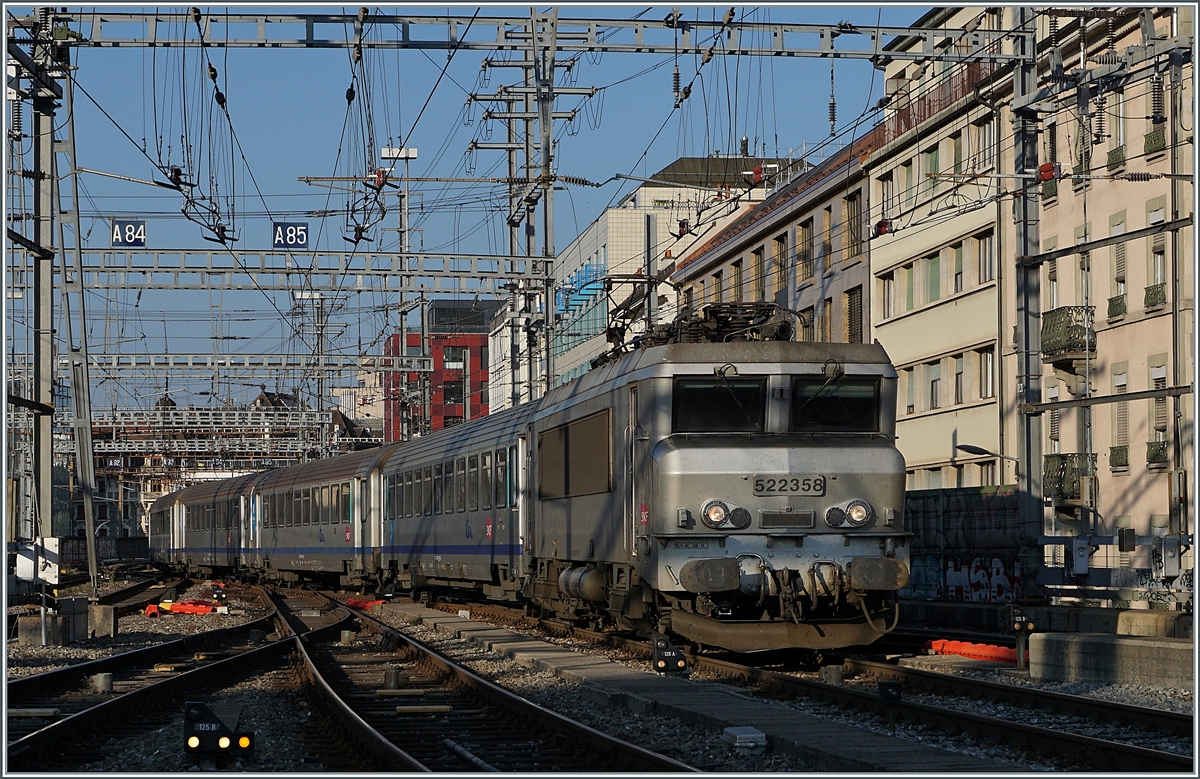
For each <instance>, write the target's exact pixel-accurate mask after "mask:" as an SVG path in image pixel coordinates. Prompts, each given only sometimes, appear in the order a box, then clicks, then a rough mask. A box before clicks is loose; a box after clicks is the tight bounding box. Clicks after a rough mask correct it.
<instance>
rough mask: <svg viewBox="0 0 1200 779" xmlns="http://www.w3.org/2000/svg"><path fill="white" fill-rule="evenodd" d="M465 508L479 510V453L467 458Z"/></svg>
mask: <svg viewBox="0 0 1200 779" xmlns="http://www.w3.org/2000/svg"><path fill="white" fill-rule="evenodd" d="M467 509H468V510H470V511H478V510H479V455H477V454H473V455H471V456H470V457H468V458H467Z"/></svg>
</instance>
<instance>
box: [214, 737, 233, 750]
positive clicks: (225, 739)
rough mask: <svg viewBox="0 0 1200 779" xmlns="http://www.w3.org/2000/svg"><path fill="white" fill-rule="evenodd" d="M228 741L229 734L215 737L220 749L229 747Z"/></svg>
mask: <svg viewBox="0 0 1200 779" xmlns="http://www.w3.org/2000/svg"><path fill="white" fill-rule="evenodd" d="M230 743H231V742H230V741H229V736H221V737H220V738H219V739H217V746H219V747H220V748H221V749H229V744H230Z"/></svg>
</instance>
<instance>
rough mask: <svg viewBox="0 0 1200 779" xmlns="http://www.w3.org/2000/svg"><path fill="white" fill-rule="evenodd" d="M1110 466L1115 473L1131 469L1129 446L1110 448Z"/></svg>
mask: <svg viewBox="0 0 1200 779" xmlns="http://www.w3.org/2000/svg"><path fill="white" fill-rule="evenodd" d="M1108 464H1109V467H1111V468H1112V469H1113V470H1114V471H1115V470H1124V469H1125V468H1128V467H1129V445H1128V444H1126V445H1125V446H1110V447H1108Z"/></svg>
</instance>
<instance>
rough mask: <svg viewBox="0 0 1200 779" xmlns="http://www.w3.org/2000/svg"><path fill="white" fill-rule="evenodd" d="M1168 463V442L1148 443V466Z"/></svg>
mask: <svg viewBox="0 0 1200 779" xmlns="http://www.w3.org/2000/svg"><path fill="white" fill-rule="evenodd" d="M1168 462H1169V460H1168V458H1167V442H1166V441H1148V442H1147V443H1146V464H1147V465H1166V464H1167V463H1168Z"/></svg>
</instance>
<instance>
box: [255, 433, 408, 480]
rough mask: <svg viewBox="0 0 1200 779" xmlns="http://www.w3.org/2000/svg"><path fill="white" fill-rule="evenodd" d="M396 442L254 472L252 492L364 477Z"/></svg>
mask: <svg viewBox="0 0 1200 779" xmlns="http://www.w3.org/2000/svg"><path fill="white" fill-rule="evenodd" d="M397 446H398V445H397V444H387V445H384V446H377V447H375V448H374V449H364V450H362V451H359V452H351V453H350V454H341V455H338V456H337V457H327V458H325V459H323V460H314V461H313V462H310V463H302V464H300V465H289V466H288V467H286V468H277V469H275V470H273V471H267V472H266V473H265V474H261V473H260V474H257V476H258V477H259V479H260V481H259V482H258V484H256V485H255V486H254V489H255V491H259V492H268V491H275V490H280V489H287V488H288V487H291V486H292V485H294V484H304V485H309V484H320V483H322V482H332V481H344V480H346V479H351V478H354V477H360V478H361V477H365V476H366V475H367V474H369V473H370V472H371V471H372V470H374V469H375V468H376V467H378V465H379V463H380V462H381V461H383V460H386V459H387V458H388V457H390V456H391V455H392V453H393V452H394V451H395V450H396V448H397Z"/></svg>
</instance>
